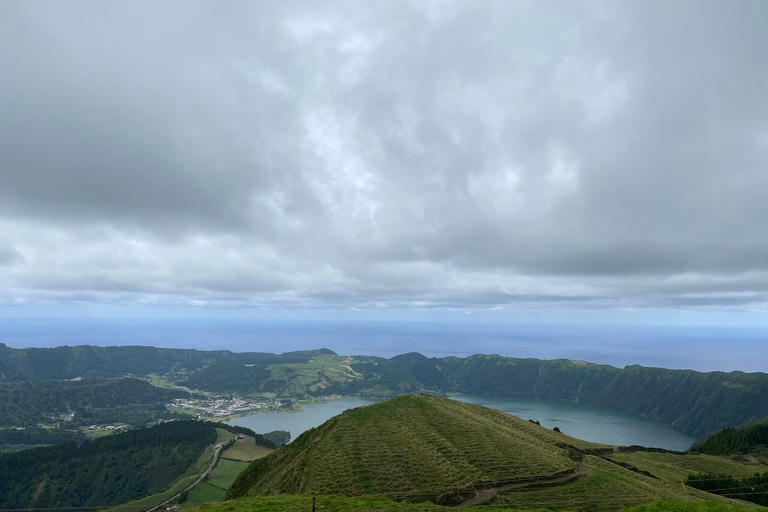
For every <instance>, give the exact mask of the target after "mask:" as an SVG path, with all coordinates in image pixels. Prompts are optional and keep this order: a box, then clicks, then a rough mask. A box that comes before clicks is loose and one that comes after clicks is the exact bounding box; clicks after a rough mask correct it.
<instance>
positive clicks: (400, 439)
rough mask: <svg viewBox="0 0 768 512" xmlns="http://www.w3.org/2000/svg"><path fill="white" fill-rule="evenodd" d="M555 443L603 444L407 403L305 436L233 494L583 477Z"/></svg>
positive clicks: (477, 411)
mask: <svg viewBox="0 0 768 512" xmlns="http://www.w3.org/2000/svg"><path fill="white" fill-rule="evenodd" d="M556 443H568V444H572V445H575V446H579V447H582V448H590V447H596V446H598V445H595V444H592V443H587V442H584V441H581V440H578V439H574V438H570V437H568V436H565V435H563V434H558V433H555V432H552V431H550V430H547V429H545V428H542V427H539V426H537V425H534V424H532V423H530V422H528V421H525V420H521V419H519V418H517V417H514V416H511V415H509V414H506V413H503V412H500V411H497V410H494V409H488V408H485V407H481V406H477V405H472V404H465V403H461V402H458V401H454V400H449V399H445V398H439V397H434V396H426V395H407V396H401V397H397V398H393V399H391V400H388V401H386V402H381V403H378V404H374V405H371V406H368V407H361V408H358V409H352V410H349V411H346V412H345V413H343V414H341V415H339V416H336V417H335V418H332V419H331V420H329V421H327V422H326V423H324V424H323V425H321V426H320V427H318V428H317V429H312V430H310V431H308V432H306V433H305V434H302V435H301V436H299V438H298V439H296V440H295V441H294V442H293V443H291V444H290V445H288V446H286V447H283V448H281V449H279V450H277V451H275V453H273V454H271V455H270V456H268V457H266V458H264V459H261V460H259V461H257V462H255V463H254V464H253V465H252V466H251V467H250V468H249V469H248V471H246V472H244V473H243V474H242V475H241V476H240V477H239V478H238V480H237V481H236V482H235V484H234V485H233V487H232V488H231V489H230V492H229V496H231V497H236V496H242V495H246V494H248V495H263V494H277V493H288V494H299V493H306V492H321V493H326V494H342V495H346V496H355V495H362V494H371V493H386V492H392V491H396V492H420V491H432V490H434V489H436V488H440V489H446V488H450V489H455V488H462V487H474V486H477V485H479V484H483V483H487V482H495V481H499V480H509V479H517V478H524V477H536V476H549V475H553V474H557V473H566V472H572V471H574V470H575V469H576V466H577V463H576V462H574V461H573V460H571V459H570V458H569V457H568V452H567V450H566V449H564V448H560V447H558V446H556Z"/></svg>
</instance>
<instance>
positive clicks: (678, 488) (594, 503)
mask: <svg viewBox="0 0 768 512" xmlns="http://www.w3.org/2000/svg"><path fill="white" fill-rule="evenodd" d="M657 455H658V454H657ZM661 455H666V454H661ZM673 456H674V455H673ZM584 463H585V465H586V466H587V467H588V468H589V472H588V473H587V474H586V475H585V476H584V477H582V478H580V479H578V480H575V481H572V482H569V483H566V484H563V485H559V486H557V487H546V488H539V489H532V490H523V491H517V492H514V491H511V492H506V493H502V494H500V495H499V496H497V497H496V498H494V499H493V500H492V501H491V502H490V504H491V505H504V506H512V507H519V508H529V507H532V506H542V507H547V508H551V509H553V510H588V511H590V512H615V511H617V510H620V509H621V508H623V507H629V506H636V505H640V504H643V503H649V502H653V501H655V500H659V499H667V500H677V501H693V502H696V501H705V500H713V501H716V502H717V501H719V502H721V503H722V504H727V503H728V501H732V500H725V499H724V498H715V497H714V496H713V495H711V494H707V493H705V492H702V491H699V490H697V489H691V488H689V487H684V486H683V485H682V484H681V483H679V482H676V481H671V480H662V479H656V478H652V477H649V476H645V475H642V474H639V473H637V472H635V471H632V470H630V469H626V468H623V467H620V466H618V465H616V464H613V463H611V462H609V461H607V460H604V459H602V458H600V457H595V456H585V457H584Z"/></svg>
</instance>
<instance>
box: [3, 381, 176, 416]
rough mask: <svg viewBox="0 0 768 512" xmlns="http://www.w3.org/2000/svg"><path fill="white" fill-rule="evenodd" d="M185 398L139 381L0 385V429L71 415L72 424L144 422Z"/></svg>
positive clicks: (50, 382)
mask: <svg viewBox="0 0 768 512" xmlns="http://www.w3.org/2000/svg"><path fill="white" fill-rule="evenodd" d="M188 396H190V394H189V393H188V392H186V391H182V390H177V389H162V388H157V387H155V386H152V385H150V384H149V383H148V382H146V381H143V380H138V379H111V380H107V379H83V380H80V381H37V382H14V383H0V428H2V427H8V426H14V425H27V424H37V423H39V422H47V421H50V420H51V419H56V418H59V417H61V416H68V415H71V414H74V416H73V417H71V419H68V420H66V422H67V423H69V424H71V425H82V424H88V423H113V422H126V423H129V424H140V423H147V421H151V419H149V420H147V421H144V420H143V419H142V418H143V417H145V416H149V417H151V416H152V409H153V408H156V407H162V408H163V409H164V404H165V403H167V402H170V401H171V400H173V399H175V398H185V397H188ZM134 405H141V406H142V407H141V408H142V409H144V410H145V412H143V413H142V412H141V411H136V410H135V407H131V406H134ZM137 416H138V417H137Z"/></svg>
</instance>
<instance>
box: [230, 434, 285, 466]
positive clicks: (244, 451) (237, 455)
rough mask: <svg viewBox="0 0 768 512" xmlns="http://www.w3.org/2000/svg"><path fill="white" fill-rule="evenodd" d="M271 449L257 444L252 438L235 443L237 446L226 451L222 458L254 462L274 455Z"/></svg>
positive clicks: (234, 445)
mask: <svg viewBox="0 0 768 512" xmlns="http://www.w3.org/2000/svg"><path fill="white" fill-rule="evenodd" d="M272 451H273V450H272V449H271V448H267V447H266V446H260V445H258V444H256V442H255V441H254V440H253V438H252V437H246V438H245V439H240V440H237V441H235V444H233V445H232V446H230V447H229V448H227V449H226V450H224V452H223V453H222V454H221V456H222V457H223V458H225V459H232V460H244V461H249V462H250V461H254V460H256V459H261V458H262V457H266V456H267V455H269V454H270V453H272Z"/></svg>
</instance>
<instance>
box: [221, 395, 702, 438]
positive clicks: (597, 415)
mask: <svg viewBox="0 0 768 512" xmlns="http://www.w3.org/2000/svg"><path fill="white" fill-rule="evenodd" d="M453 398H454V399H456V400H460V401H462V402H467V403H472V404H479V405H484V406H486V407H492V408H494V409H498V410H500V411H504V412H507V413H510V414H514V415H515V416H519V417H520V418H523V419H526V420H527V419H533V420H538V421H539V422H540V423H541V425H542V426H544V427H547V428H553V427H560V430H562V431H563V433H564V434H568V435H570V436H573V437H577V438H579V439H584V440H585V441H593V442H596V443H604V444H614V445H622V446H628V445H633V444H638V445H642V446H647V447H654V448H666V449H668V450H685V449H687V448H688V447H689V446H690V445H691V444H692V443H693V442H694V441H695V440H696V438H694V437H691V436H687V435H685V434H681V433H680V432H676V431H675V430H673V429H672V427H670V426H668V425H665V424H663V423H659V422H656V421H652V420H648V419H645V418H641V417H638V416H634V415H631V414H625V413H621V412H616V411H611V410H609V409H601V408H598V407H590V406H586V405H579V404H571V403H567V402H556V401H549V400H530V399H525V398H510V397H498V396H474V395H458V396H455V397H453ZM374 402H375V400H370V399H366V398H357V397H354V398H341V399H338V400H328V401H327V402H326V403H323V404H308V405H305V406H304V410H303V411H301V412H264V413H257V414H252V415H250V416H243V417H241V418H235V419H233V420H230V421H228V422H227V423H230V424H232V425H240V426H243V427H248V428H250V429H253V430H254V431H256V432H262V433H263V432H269V431H271V430H288V431H289V432H290V433H291V439H296V437H297V436H299V435H300V434H301V433H302V432H304V431H306V430H309V429H310V428H313V427H317V426H318V425H321V424H322V423H323V422H325V421H326V420H328V419H330V418H332V417H333V416H336V415H337V414H340V413H342V412H343V411H345V410H347V409H352V408H354V407H361V406H363V405H370V404H372V403H374Z"/></svg>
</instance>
